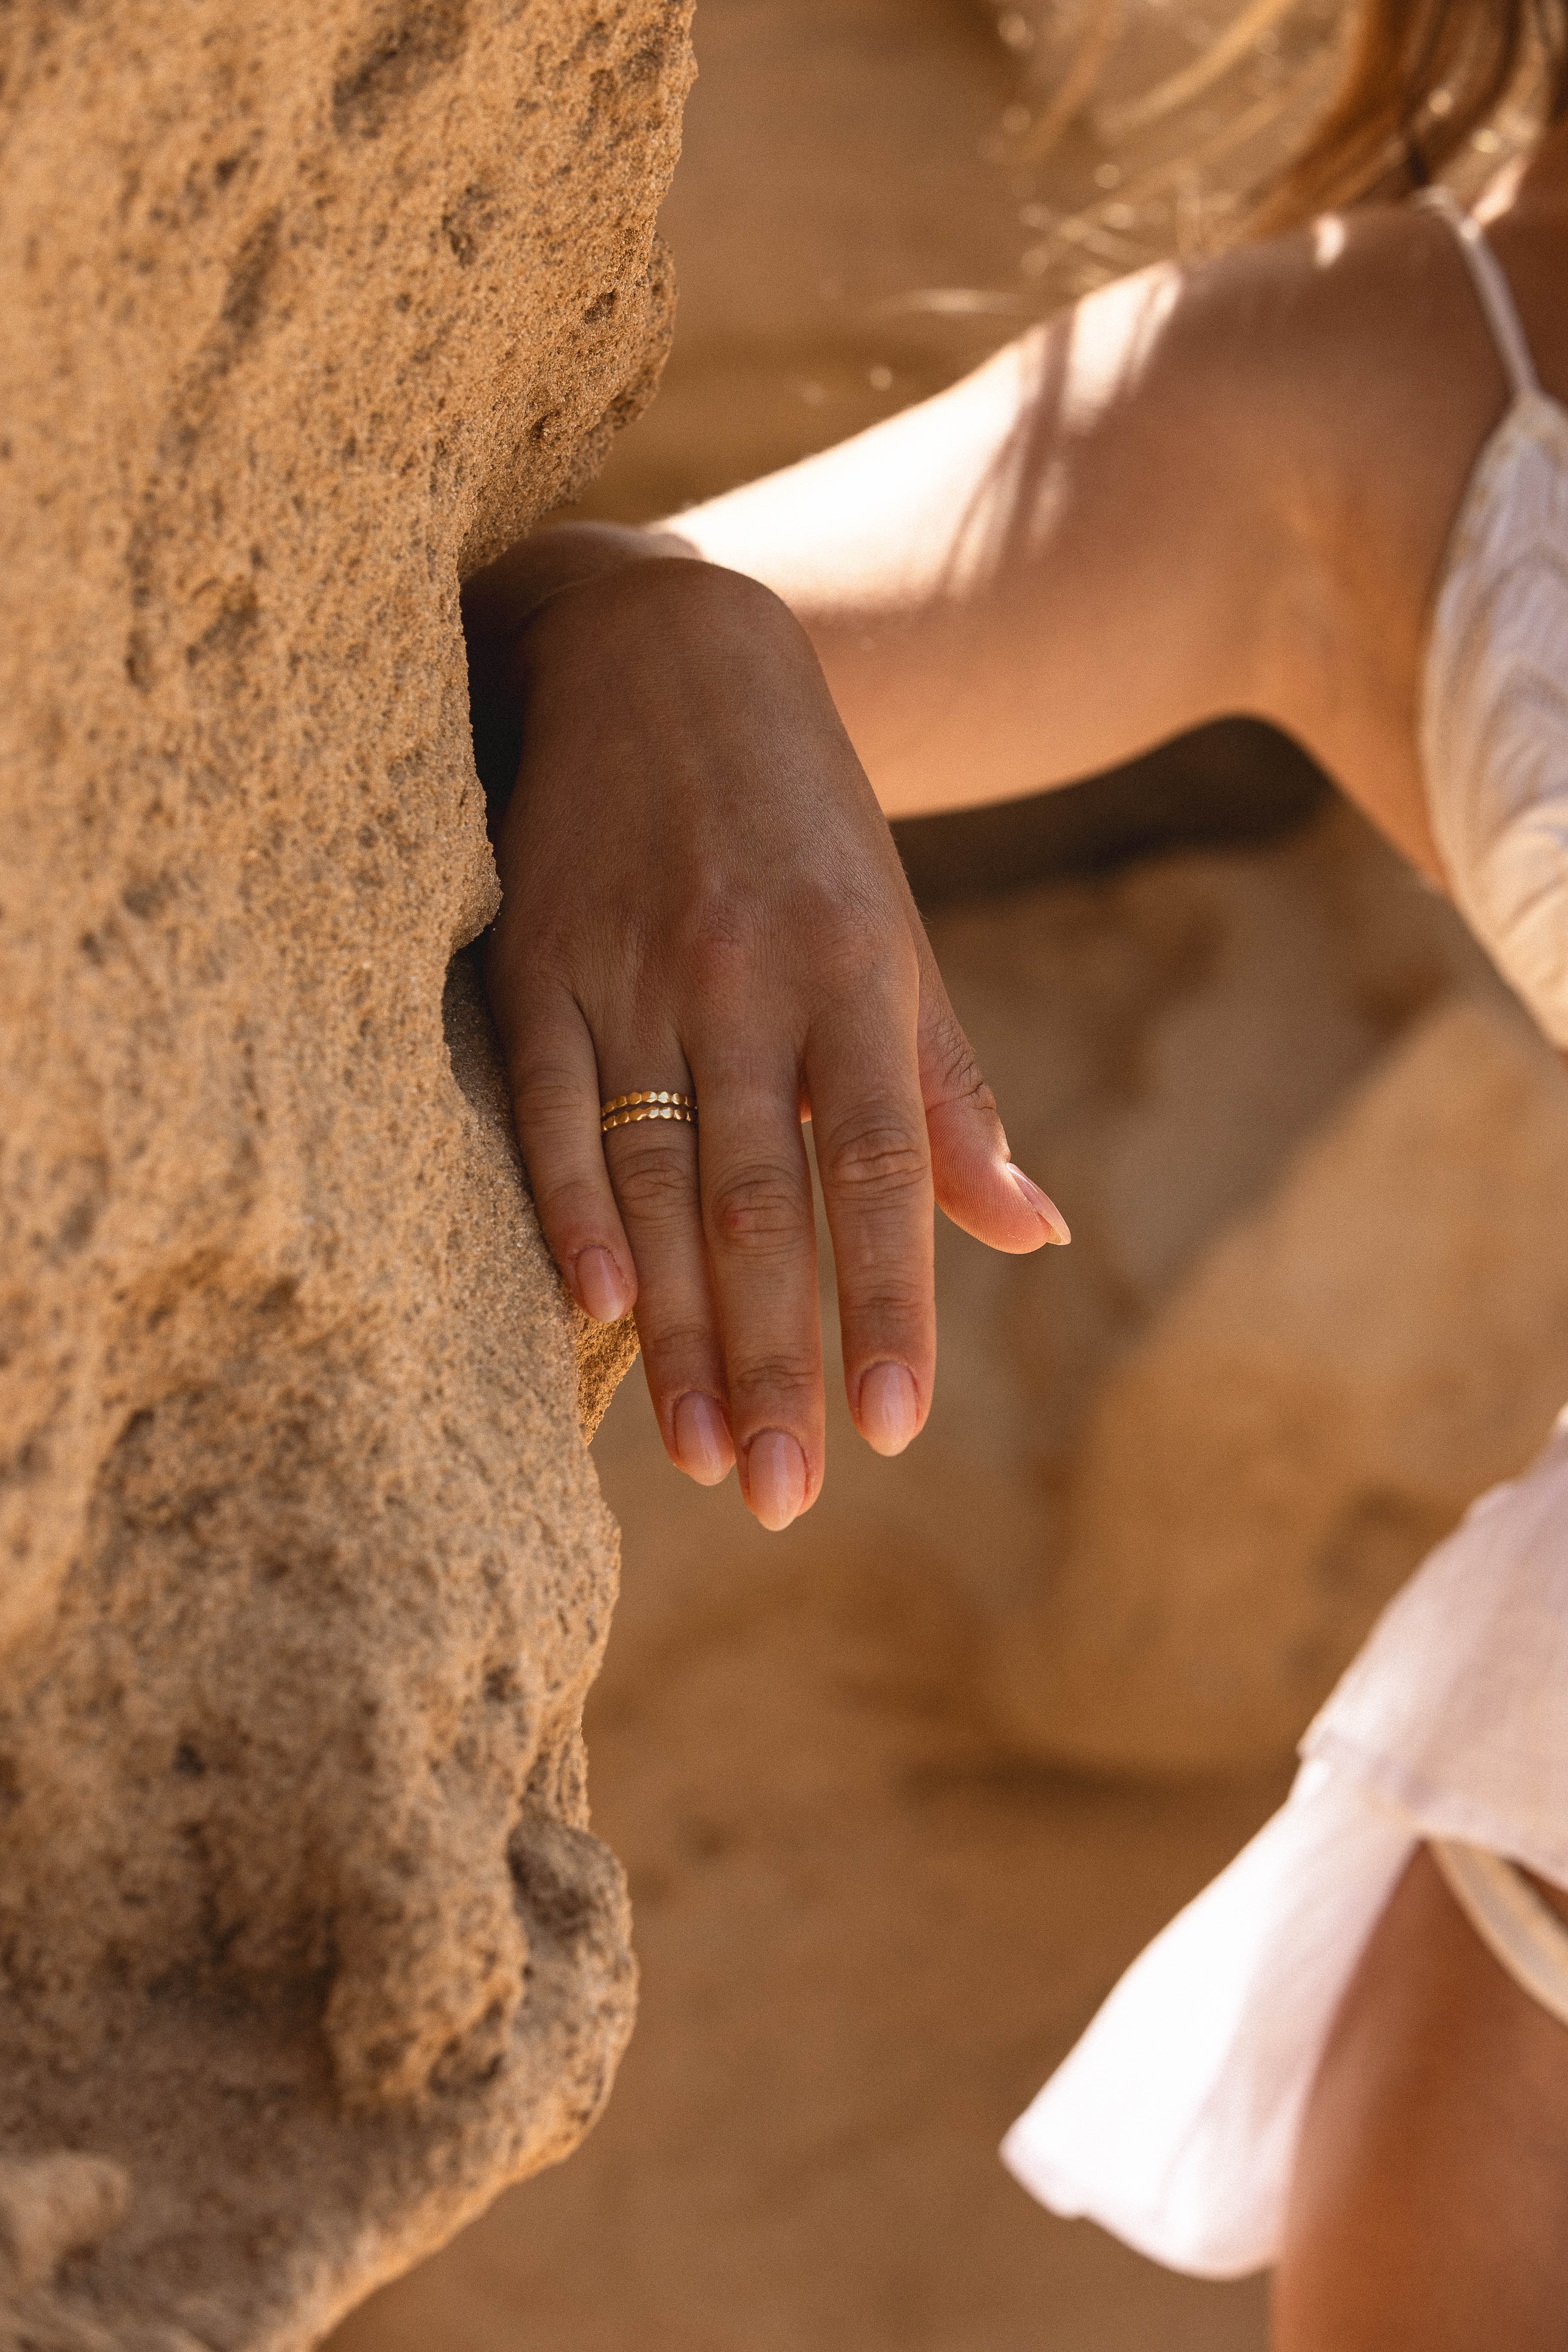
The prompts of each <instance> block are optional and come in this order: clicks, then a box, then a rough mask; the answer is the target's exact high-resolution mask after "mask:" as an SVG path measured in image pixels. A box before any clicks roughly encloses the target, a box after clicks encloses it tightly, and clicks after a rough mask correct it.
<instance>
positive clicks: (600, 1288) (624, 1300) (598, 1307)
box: [577, 1249, 632, 1323]
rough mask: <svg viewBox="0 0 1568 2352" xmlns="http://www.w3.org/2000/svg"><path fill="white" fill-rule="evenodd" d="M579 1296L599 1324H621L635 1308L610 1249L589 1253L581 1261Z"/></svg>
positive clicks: (578, 1279) (590, 1250) (589, 1251)
mask: <svg viewBox="0 0 1568 2352" xmlns="http://www.w3.org/2000/svg"><path fill="white" fill-rule="evenodd" d="M577 1296H578V1297H579V1298H581V1300H582V1302H583V1311H584V1314H586V1315H591V1316H592V1317H593V1318H594V1320H595V1323H618V1322H619V1321H620V1319H621V1318H622V1316H623V1315H624V1314H625V1313H626V1309H627V1307H629V1306H630V1305H631V1303H632V1302H631V1296H630V1293H629V1292H628V1291H627V1289H626V1283H625V1281H624V1279H623V1277H622V1275H621V1269H620V1267H619V1266H618V1265H616V1261H615V1259H614V1258H613V1257H612V1256H611V1255H610V1253H609V1251H608V1250H606V1249H585V1250H584V1252H583V1253H582V1255H581V1256H580V1257H579V1258H578V1260H577Z"/></svg>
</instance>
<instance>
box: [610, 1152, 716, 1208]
mask: <svg viewBox="0 0 1568 2352" xmlns="http://www.w3.org/2000/svg"><path fill="white" fill-rule="evenodd" d="M622 1131H623V1132H625V1131H626V1130H624V1129H623V1130H622ZM631 1132H633V1133H635V1132H636V1129H632V1130H631ZM671 1140H672V1139H667V1138H665V1137H663V1136H661V1137H660V1139H659V1140H658V1142H657V1143H642V1144H623V1145H621V1146H620V1148H619V1149H618V1150H616V1155H615V1161H614V1165H613V1167H612V1168H611V1171H610V1181H611V1183H612V1184H613V1185H614V1187H615V1192H616V1200H617V1201H619V1202H620V1204H621V1206H622V1208H623V1209H624V1210H626V1212H627V1213H628V1214H631V1215H636V1216H637V1217H640V1218H642V1219H643V1220H645V1221H647V1220H649V1219H656V1218H658V1217H661V1216H668V1215H670V1214H672V1213H679V1211H682V1210H687V1209H689V1208H690V1206H691V1203H692V1202H693V1200H694V1198H695V1195H696V1185H695V1181H694V1179H693V1176H692V1171H691V1169H690V1167H689V1165H688V1162H687V1155H686V1153H684V1152H683V1151H682V1150H680V1149H679V1145H677V1146H676V1147H675V1148H674V1149H673V1150H672V1149H671Z"/></svg>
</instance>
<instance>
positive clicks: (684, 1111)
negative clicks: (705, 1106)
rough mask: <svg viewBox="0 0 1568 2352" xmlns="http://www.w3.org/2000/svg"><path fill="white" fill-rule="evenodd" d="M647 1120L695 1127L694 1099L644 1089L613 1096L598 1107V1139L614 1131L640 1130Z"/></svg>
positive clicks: (665, 1089) (666, 1089)
mask: <svg viewBox="0 0 1568 2352" xmlns="http://www.w3.org/2000/svg"><path fill="white" fill-rule="evenodd" d="M648 1118H674V1119H679V1120H680V1121H681V1123H682V1124H683V1125H684V1126H686V1127H695V1126H696V1124H697V1103H696V1098H695V1097H693V1096H691V1095H681V1094H677V1093H676V1092H675V1089H674V1088H673V1087H658V1088H657V1089H653V1090H649V1089H647V1088H646V1087H645V1088H643V1089H641V1090H640V1091H638V1092H637V1093H634V1094H629V1095H612V1096H611V1097H610V1099H609V1101H608V1102H602V1103H601V1104H600V1105H599V1132H600V1134H601V1135H608V1133H609V1131H610V1129H611V1128H613V1127H639V1126H640V1125H641V1124H642V1122H643V1120H644V1119H648Z"/></svg>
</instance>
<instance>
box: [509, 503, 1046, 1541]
mask: <svg viewBox="0 0 1568 2352" xmlns="http://www.w3.org/2000/svg"><path fill="white" fill-rule="evenodd" d="M465 616H466V620H467V624H468V637H469V646H470V661H471V665H472V669H473V675H474V681H475V692H476V699H477V700H485V699H488V700H489V701H490V702H492V703H494V702H497V701H499V702H500V703H502V704H504V705H506V706H508V707H510V709H512V710H513V711H514V712H515V713H516V714H517V716H518V717H519V719H520V720H521V738H522V740H521V761H520V764H519V769H518V775H517V782H516V785H515V788H514V790H513V792H512V793H511V797H510V802H509V803H508V805H507V808H506V812H505V815H504V817H503V818H502V820H501V823H500V828H499V832H498V836H497V842H496V855H497V861H498V865H499V867H500V880H501V887H502V890H503V894H504V896H503V903H502V907H501V911H500V916H499V918H498V919H497V922H496V925H495V928H494V930H493V933H492V935H491V938H490V940H489V950H488V961H487V979H488V985H489V996H490V1003H491V1005H492V1007H493V1009H494V1013H495V1018H496V1022H497V1026H498V1029H499V1031H500V1038H501V1043H502V1046H503V1049H504V1052H505V1055H506V1058H507V1065H508V1069H509V1072H510V1080H511V1086H512V1093H513V1101H514V1106H515V1114H516V1119H517V1128H518V1135H519V1139H520V1140H521V1147H522V1152H523V1157H524V1160H525V1162H526V1165H527V1169H528V1173H529V1180H530V1182H531V1186H532V1188H533V1194H534V1200H535V1202H536V1205H537V1207H538V1212H539V1215H540V1219H541V1222H542V1226H543V1229H544V1233H545V1235H546V1237H547V1239H548V1241H549V1243H550V1246H551V1248H552V1251H553V1252H554V1255H555V1257H556V1261H557V1263H558V1264H559V1265H560V1267H561V1269H562V1272H563V1275H564V1276H565V1278H566V1281H567V1282H568V1284H569V1285H570V1286H571V1289H572V1292H573V1295H574V1297H575V1298H576V1299H577V1300H578V1302H579V1304H580V1305H581V1306H582V1307H584V1309H585V1310H586V1312H587V1313H588V1314H590V1315H593V1316H595V1317H597V1318H602V1319H609V1318H615V1317H617V1316H620V1315H622V1314H625V1313H626V1311H627V1309H628V1308H632V1307H635V1310H636V1314H637V1329H638V1333H639V1336H640V1338H641V1341H642V1348H643V1355H644V1360H645V1363H646V1367H647V1381H648V1387H649V1390H650V1391H651V1394H652V1397H653V1402H654V1407H655V1410H656V1412H657V1413H658V1423H659V1428H660V1431H661V1433H662V1434H663V1438H664V1442H665V1445H666V1447H667V1448H668V1453H669V1455H670V1458H671V1459H672V1461H674V1462H675V1463H677V1464H678V1465H679V1467H680V1468H682V1469H683V1470H686V1471H688V1472H689V1474H690V1475H691V1476H692V1477H694V1478H696V1479H698V1480H699V1481H700V1483H702V1484H703V1485H712V1484H715V1483H717V1482H718V1481H719V1480H720V1479H721V1478H723V1477H724V1476H725V1475H726V1474H727V1472H728V1471H729V1469H730V1466H731V1463H732V1462H734V1461H736V1460H738V1461H739V1463H740V1467H741V1479H742V1489H743V1491H744V1494H745V1497H746V1501H747V1503H748V1504H749V1506H750V1507H751V1509H752V1511H753V1512H754V1513H755V1515H756V1517H758V1518H759V1519H760V1520H761V1522H762V1524H763V1526H764V1527H767V1528H784V1527H787V1526H788V1525H789V1523H790V1522H791V1520H792V1519H794V1518H795V1517H796V1516H797V1515H798V1514H799V1513H800V1512H801V1511H802V1510H804V1509H805V1508H807V1507H809V1506H810V1504H811V1503H812V1502H813V1501H815V1499H816V1495H817V1493H818V1491H819V1489H820V1487H821V1485H822V1478H823V1470H824V1393H823V1372H822V1360H821V1342H820V1334H819V1330H818V1316H817V1282H816V1236H815V1224H814V1218H813V1211H812V1189H811V1178H810V1172H809V1168H808V1163H807V1159H806V1153H805V1144H804V1140H803V1138H802V1133H801V1122H802V1120H803V1119H804V1118H811V1120H812V1123H813V1130H814V1136H815V1141H816V1160H817V1165H818V1169H819V1171H820V1174H821V1180H822V1189H823V1196H824V1200H825V1202H826V1212H827V1219H828V1224H829V1228H830V1231H831V1234H832V1239H833V1249H834V1257H835V1262H836V1266H837V1284H838V1297H839V1307H840V1313H841V1320H842V1326H843V1341H844V1372H845V1380H846V1383H847V1391H848V1397H849V1403H850V1409H851V1411H852V1412H853V1414H854V1416H855V1420H856V1423H857V1426H858V1428H859V1430H860V1432H861V1433H862V1435H863V1436H864V1437H865V1438H866V1439H867V1440H868V1443H869V1444H872V1445H873V1446H875V1447H876V1448H877V1450H878V1452H879V1453H882V1454H897V1453H899V1452H900V1451H901V1449H902V1448H903V1447H904V1446H905V1445H907V1444H908V1443H909V1442H910V1438H912V1437H913V1436H914V1435H915V1433H916V1432H917V1431H918V1430H919V1429H920V1427H921V1423H923V1421H924V1420H925V1417H926V1414H927V1412H929V1410H930V1406H931V1387H932V1381H933V1378H934V1374H935V1364H936V1320H935V1307H934V1300H933V1295H932V1265H931V1258H932V1236H931V1209H932V1200H933V1197H934V1199H935V1200H936V1201H937V1202H940V1203H941V1205H942V1208H943V1209H944V1210H945V1211H946V1212H947V1213H948V1215H949V1216H950V1217H952V1219H953V1220H954V1222H955V1223H958V1224H960V1225H962V1226H963V1228H964V1229H965V1231H967V1232H969V1233H972V1234H976V1235H977V1236H978V1237H979V1238H980V1239H981V1240H983V1241H985V1242H988V1243H990V1244H992V1245H993V1246H994V1247H995V1248H998V1249H1004V1250H1013V1251H1025V1250H1032V1249H1034V1248H1036V1247H1037V1246H1038V1245H1039V1244H1041V1243H1043V1242H1046V1241H1066V1239H1067V1238H1068V1234H1067V1228H1066V1226H1065V1224H1064V1223H1062V1221H1061V1219H1060V1217H1059V1215H1058V1213H1057V1211H1056V1210H1055V1208H1054V1207H1053V1206H1052V1204H1051V1203H1050V1202H1049V1201H1048V1200H1047V1198H1046V1197H1045V1195H1044V1194H1043V1193H1041V1192H1038V1191H1037V1188H1036V1187H1035V1186H1034V1185H1033V1184H1032V1183H1031V1182H1030V1181H1028V1179H1027V1178H1026V1177H1025V1176H1023V1175H1022V1174H1021V1172H1020V1171H1018V1170H1016V1168H1014V1167H1012V1165H1011V1164H1010V1162H1009V1160H1008V1156H1007V1142H1006V1138H1005V1134H1004V1132H1003V1129H1002V1124H1001V1121H1000V1119H999V1118H998V1117H997V1114H996V1108H995V1105H994V1101H993V1099H992V1096H991V1093H990V1090H989V1088H988V1087H986V1085H985V1084H984V1079H983V1077H982V1076H981V1074H980V1072H979V1070H978V1069H977V1068H976V1067H975V1065H974V1060H973V1055H972V1054H971V1052H970V1049H969V1045H968V1043H967V1041H966V1039H965V1038H964V1035H963V1031H962V1030H961V1029H960V1027H959V1025H958V1023H957V1021H956V1019H955V1018H954V1015H953V1013H952V1007H951V1005H950V1004H949V1003H948V999H947V994H946V992H945V990H944V989H943V987H942V980H941V977H940V975H939V974H938V971H937V969H936V964H935V961H934V959H933V958H932V955H931V949H930V946H929V944H928V943H927V940H926V938H925V934H924V932H923V930H922V929H921V922H920V919H919V917H918V915H917V914H916V912H915V908H914V905H913V902H912V900H911V898H910V892H909V887H908V884H907V883H906V881H905V879H904V875H903V871H902V868H901V867H900V864H899V859H898V854H897V852H896V850H895V848H894V846H893V842H892V838H891V835H889V830H888V826H887V823H886V821H885V819H884V817H883V815H882V814H881V811H880V809H879V807H878V804H877V801H876V798H875V796H874V795H873V793H872V791H871V788H870V786H869V784H868V782H867V780H866V777H865V774H864V772H863V771H862V769H861V766H860V763H859V761H858V759H857V757H856V755H855V752H854V751H853V750H852V748H851V746H850V743H849V740H848V738H847V735H846V733H845V731H844V728H843V725H842V723H841V722H840V720H839V718H838V715H837V711H836V710H835V709H834V706H833V702H832V698H831V697H830V696H829V694H828V691H827V688H826V684H825V682H824V679H823V676H822V671H821V668H820V666H819V664H818V662H817V658H816V654H815V653H814V651H813V649H812V646H811V642H810V640H809V638H808V637H807V635H806V634H805V630H804V629H803V628H802V627H801V625H800V624H799V623H798V622H797V621H796V620H795V618H794V617H793V615H792V614H791V613H790V612H789V610H788V608H787V607H786V606H785V605H784V604H783V603H782V602H781V601H780V600H779V598H778V597H777V596H775V595H774V594H773V593H772V591H771V590H769V589H767V588H766V587H763V586H762V585H760V584H759V583H757V582H756V581H754V580H752V579H748V578H745V577H742V575H740V574H738V573H736V572H731V571H727V570H724V569H721V568H720V567H718V566H716V565H712V564H708V563H704V562H696V561H692V560H689V557H688V556H687V555H686V554H685V553H684V552H683V551H682V550H681V547H680V542H679V541H673V540H671V539H669V538H668V537H664V538H660V537H655V536H652V535H647V534H638V533H632V532H622V531H619V530H608V529H599V528H595V527H593V526H567V527H565V528H564V529H562V530H552V531H547V532H544V533H542V534H540V535H539V536H538V537H537V538H535V539H533V540H531V541H524V542H523V543H522V544H521V546H520V547H519V548H517V549H514V550H513V551H511V553H510V555H508V556H506V557H503V558H502V559H501V561H500V562H499V563H497V564H495V565H492V566H491V567H490V569H489V572H485V573H484V574H482V575H480V577H479V579H478V580H476V581H475V582H473V583H470V586H469V589H468V593H467V594H466V596H465ZM651 1089H664V1090H668V1091H671V1092H676V1093H679V1094H682V1095H687V1096H690V1097H695V1100H696V1102H697V1104H698V1106H699V1112H698V1116H699V1118H700V1127H698V1128H696V1129H693V1128H692V1127H691V1126H689V1125H686V1124H684V1123H679V1122H676V1121H673V1120H662V1119H661V1120H653V1119H648V1120H645V1121H641V1122H638V1123H632V1124H627V1125H625V1126H620V1127H616V1128H615V1129H611V1130H610V1131H609V1132H608V1133H606V1134H605V1135H603V1136H601V1132H600V1105H601V1103H602V1102H604V1101H605V1100H609V1099H613V1098H614V1097H616V1096H619V1095H623V1094H628V1093H632V1092H634V1091H638V1092H640V1091H644V1090H651ZM699 1138H700V1149H699Z"/></svg>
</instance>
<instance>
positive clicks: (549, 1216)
mask: <svg viewBox="0 0 1568 2352" xmlns="http://www.w3.org/2000/svg"><path fill="white" fill-rule="evenodd" d="M508 993H509V996H510V1001H511V1002H513V1003H515V1002H517V1001H518V998H519V996H520V995H521V992H520V991H517V990H516V989H510V990H509V992H508ZM527 1003H528V1008H529V1009H528V1012H527V1013H526V1015H525V1016H524V1017H523V1018H522V1019H521V1022H519V1023H518V1024H515V1025H513V1024H509V1028H510V1035H509V1039H508V1043H509V1047H510V1052H509V1057H508V1059H509V1074H510V1079H511V1100H512V1117H513V1118H514V1120H515V1121H516V1125H517V1139H518V1142H519V1143H520V1144H521V1148H522V1159H523V1165H524V1167H525V1168H526V1169H527V1171H528V1181H529V1187H530V1190H531V1192H532V1194H533V1205H534V1208H535V1210H536V1211H537V1212H538V1215H539V1222H540V1224H541V1225H542V1228H543V1231H544V1238H545V1240H546V1241H547V1242H548V1244H550V1250H551V1254H552V1256H553V1257H554V1260H555V1263H556V1265H558V1266H559V1267H560V1268H561V1271H562V1274H563V1276H564V1277H565V1280H566V1286H567V1288H568V1289H569V1290H570V1291H571V1293H572V1296H573V1297H574V1299H575V1300H576V1301H577V1304H578V1306H579V1307H581V1308H582V1309H583V1312H584V1315H591V1316H592V1317H593V1318H594V1320H595V1322H596V1323H616V1322H618V1321H619V1320H620V1318H621V1317H622V1316H623V1315H625V1314H627V1313H628V1312H629V1311H630V1309H631V1307H632V1305H633V1303H634V1301H635V1300H636V1297H637V1272H636V1260H635V1258H634V1256H633V1255H632V1249H631V1244H630V1243H629V1241H628V1239H627V1236H626V1228H625V1226H624V1225H623V1224H622V1223H621V1216H620V1212H619V1210H618V1209H617V1208H616V1196H615V1193H614V1192H613V1191H612V1190H611V1187H610V1179H609V1174H608V1171H606V1169H605V1154H604V1149H603V1146H602V1143H601V1140H600V1136H599V1073H598V1066H597V1062H596V1060H595V1054H594V1041H593V1039H592V1037H591V1036H590V1035H589V1034H588V1028H587V1024H586V1023H585V1022H584V1018H583V1015H582V1013H580V1012H579V1010H578V1008H577V1005H576V1003H575V1002H574V999H573V997H572V996H571V994H570V992H568V991H567V990H566V989H564V988H562V987H560V986H558V985H553V984H550V983H544V984H543V985H539V984H535V985H533V986H532V987H531V989H530V990H529V992H528V994H527Z"/></svg>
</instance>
